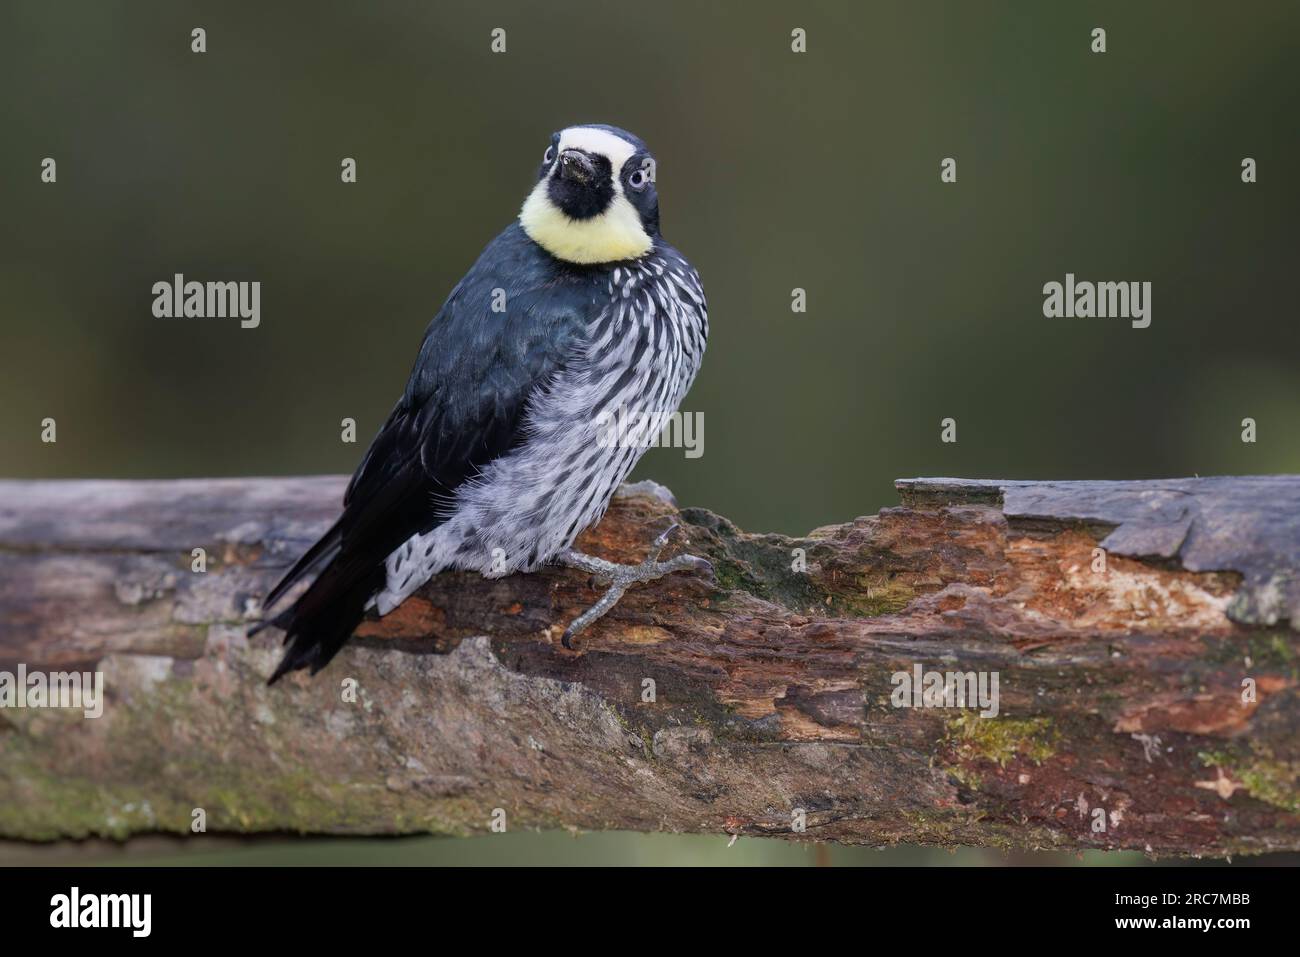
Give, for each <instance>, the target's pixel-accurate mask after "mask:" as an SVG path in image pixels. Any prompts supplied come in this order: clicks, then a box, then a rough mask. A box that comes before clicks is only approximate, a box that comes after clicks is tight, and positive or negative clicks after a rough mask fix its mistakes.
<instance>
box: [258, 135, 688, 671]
mask: <svg viewBox="0 0 1300 957" xmlns="http://www.w3.org/2000/svg"><path fill="white" fill-rule="evenodd" d="M655 172H656V170H655V162H654V157H653V156H651V154H650V151H649V150H648V149H647V148H646V145H645V143H643V142H642V141H641V140H640V139H638V138H637V137H636V136H633V135H632V134H630V133H627V132H625V131H623V130H620V129H617V128H615V127H612V126H604V125H588V126H572V127H569V128H567V129H565V130H562V131H560V132H558V133H555V134H554V135H552V137H551V140H550V142H549V143H548V144H547V146H546V149H545V152H544V154H543V156H542V163H541V167H540V169H539V170H538V173H537V183H536V185H535V186H534V187H533V189H532V191H531V192H530V193H529V194H528V198H527V199H526V200H525V201H524V204H523V208H522V209H521V210H520V212H519V218H518V220H517V221H515V222H512V223H511V224H510V225H509V226H508V227H506V229H505V231H504V232H502V233H501V234H500V235H499V236H497V237H496V239H494V240H492V242H491V243H489V244H488V246H487V248H486V249H485V250H484V251H483V253H482V255H480V256H479V258H478V261H477V262H476V263H475V264H474V265H473V267H472V268H471V269H470V271H469V272H468V273H467V274H466V275H465V277H464V278H463V279H461V281H460V282H459V283H457V285H456V287H455V288H454V289H453V290H452V291H451V295H450V296H448V297H447V301H446V302H445V303H444V304H443V306H442V308H441V309H440V310H439V311H438V314H437V315H436V316H435V317H434V319H433V321H432V322H431V323H430V324H429V327H428V329H427V330H426V332H425V334H424V341H423V343H422V344H421V345H420V352H419V355H418V356H417V358H416V360H415V367H414V368H413V369H412V370H411V377H410V379H409V381H408V382H407V383H406V390H405V392H403V394H402V397H401V399H399V400H398V402H397V406H396V407H395V408H394V409H393V411H392V413H391V414H390V415H389V416H388V420H387V422H385V423H384V426H383V428H382V429H381V430H380V432H379V434H378V435H377V436H376V437H375V440H374V441H373V442H372V443H371V445H370V448H369V450H367V452H366V455H365V457H364V458H363V459H362V461H361V464H360V466H359V467H358V468H357V470H356V473H355V474H354V475H353V476H352V481H351V482H350V483H349V485H348V488H347V491H346V492H345V493H344V496H343V514H342V516H341V517H340V518H339V520H338V521H337V522H336V523H335V524H334V526H333V527H332V528H331V529H330V530H329V531H328V532H326V533H325V535H324V537H323V538H321V540H320V541H318V542H317V543H316V544H315V545H313V546H312V547H311V548H310V549H308V550H307V552H306V554H304V555H303V556H302V558H300V559H299V560H298V562H297V563H296V564H295V565H294V566H293V568H291V569H290V570H289V572H288V573H287V574H286V575H285V576H284V578H283V579H282V580H281V581H280V583H279V584H278V585H276V586H275V588H273V589H272V590H271V592H270V594H268V595H267V598H266V601H265V603H264V607H265V608H267V609H270V608H272V607H273V606H274V605H276V604H277V603H278V602H279V601H280V600H281V599H282V598H284V596H285V595H286V593H287V592H288V591H289V589H290V588H291V587H292V586H294V585H295V584H296V583H298V582H299V581H301V580H305V579H306V578H307V576H309V575H311V574H312V573H316V577H315V580H314V581H313V582H312V583H311V585H310V587H308V588H307V589H306V590H305V591H303V592H302V594H301V595H300V596H299V597H298V598H297V599H296V600H294V601H293V602H292V604H290V605H289V606H288V607H287V608H285V610H283V611H281V612H279V613H277V614H275V615H273V616H268V617H266V618H265V619H264V620H263V621H262V622H260V623H259V624H258V625H256V626H255V627H254V629H253V631H254V632H255V631H257V630H260V629H261V628H263V627H266V626H268V625H274V626H275V627H277V628H281V629H283V630H284V632H285V643H286V644H287V645H288V649H287V651H286V653H285V655H284V658H283V660H282V661H281V662H280V665H279V667H278V668H276V670H275V673H274V674H273V675H272V677H271V681H272V682H274V681H275V680H277V679H278V678H279V677H281V676H282V675H284V674H285V673H287V672H290V671H294V670H297V669H300V668H310V669H311V673H312V674H315V673H316V672H317V671H319V670H320V669H321V668H323V667H324V666H325V665H326V664H327V663H328V662H329V661H330V659H331V658H333V657H334V655H335V654H337V652H338V650H339V649H340V648H341V647H342V646H343V644H344V642H346V641H347V640H348V638H349V637H350V636H351V634H352V632H353V630H354V629H355V628H356V626H357V625H358V624H359V623H360V622H361V620H362V618H363V617H364V616H365V614H366V612H367V610H372V609H373V611H374V612H377V613H378V614H379V615H385V614H387V613H388V612H390V611H391V610H392V609H394V608H396V607H397V606H398V605H399V604H400V603H401V602H402V601H403V600H404V599H405V598H406V597H407V596H408V595H410V594H411V593H412V592H413V591H415V590H416V589H417V588H419V587H420V586H421V585H422V584H424V583H425V582H426V581H428V580H429V578H430V577H431V576H433V575H435V574H436V573H438V572H440V571H443V570H445V569H467V570H473V571H478V572H481V573H482V574H483V575H485V576H487V577H490V578H498V577H501V576H503V575H508V574H511V573H512V572H516V571H523V572H529V571H533V570H535V569H537V568H538V567H539V566H541V565H543V564H546V563H548V562H558V563H561V564H565V565H568V566H571V567H574V568H579V569H582V570H583V571H586V572H589V573H590V574H592V575H593V576H595V577H596V578H597V579H599V580H602V581H604V582H607V583H608V585H609V589H608V591H607V592H606V593H605V595H604V596H603V597H602V598H601V600H600V601H599V602H597V604H596V605H594V606H593V607H592V608H591V609H589V610H588V611H586V612H584V613H583V614H582V615H580V616H579V617H578V618H577V619H575V620H574V621H573V623H572V624H570V626H569V627H568V629H566V631H565V633H564V644H565V645H566V646H568V645H569V640H570V639H571V638H572V637H573V636H574V635H575V634H577V633H578V632H580V631H581V630H582V629H583V628H585V627H586V626H587V625H589V624H590V623H591V622H592V621H594V620H595V619H597V618H599V617H600V616H601V615H602V614H604V613H605V612H606V611H608V610H609V608H611V607H613V605H614V604H615V603H616V602H617V601H618V599H619V597H621V595H622V594H623V592H624V590H625V589H626V588H627V587H628V586H629V585H631V584H633V583H635V582H640V581H649V580H652V579H656V578H659V577H661V576H663V575H665V574H668V573H669V572H673V571H679V570H688V569H689V570H696V571H700V572H703V573H711V568H710V567H709V564H708V562H707V561H705V560H704V559H702V558H697V557H694V556H690V555H681V556H678V557H676V558H673V559H671V560H669V561H663V562H661V561H658V557H659V553H660V551H661V550H662V548H663V546H664V545H665V544H666V542H667V536H668V534H670V532H671V530H670V531H669V532H666V533H664V535H661V536H660V537H659V538H658V539H657V540H656V541H655V542H654V544H653V546H652V548H651V554H650V557H649V558H647V559H646V560H645V561H644V562H642V563H641V564H639V565H616V564H614V563H612V562H608V561H605V560H603V559H600V558H596V557H594V556H590V555H585V554H582V553H580V552H577V551H574V550H573V548H572V546H573V542H574V539H575V538H577V536H578V535H579V533H581V532H582V530H583V529H585V528H587V527H588V526H589V525H591V524H593V523H594V522H596V521H597V520H599V519H600V517H601V516H602V515H603V514H604V512H605V509H606V508H607V507H608V505H609V502H610V499H611V498H612V496H613V494H614V491H615V490H616V489H617V488H618V486H619V484H620V483H621V482H622V481H623V480H624V479H625V478H627V476H628V473H630V472H631V471H632V468H633V466H635V465H636V463H637V460H638V459H640V457H641V455H642V453H643V452H644V451H645V448H646V446H647V444H648V440H649V437H651V436H657V435H658V434H659V433H660V431H661V430H662V429H663V427H664V425H665V424H666V423H667V422H668V420H669V417H670V416H671V415H672V413H673V412H674V411H675V410H676V409H677V406H678V404H679V403H680V402H681V400H682V397H683V396H684V395H685V394H686V391H687V389H689V388H690V386H691V382H692V381H693V380H694V379H695V374H696V372H697V371H698V370H699V367H700V360H701V359H702V357H703V355H704V343H705V339H706V337H707V336H708V329H709V324H708V316H707V311H706V309H705V303H704V290H703V289H702V288H701V286H700V278H699V276H698V275H697V274H696V272H695V270H694V269H693V268H692V267H691V265H690V263H688V262H687V261H686V259H685V258H684V257H683V256H682V254H681V253H679V252H678V251H677V250H676V249H674V248H673V247H672V246H670V245H668V243H666V242H665V241H664V239H663V237H662V236H661V235H660V233H659V200H658V196H657V194H656V192H655V179H656V176H655ZM616 420H617V421H624V422H633V423H641V424H642V425H643V428H642V429H641V431H640V433H639V436H640V438H641V439H644V440H643V441H642V440H635V441H628V440H625V439H626V437H622V436H614V435H613V432H612V430H611V429H610V423H611V422H613V421H616ZM612 438H614V439H616V440H611V439H612ZM634 438H635V437H634ZM250 633H251V632H250Z"/></svg>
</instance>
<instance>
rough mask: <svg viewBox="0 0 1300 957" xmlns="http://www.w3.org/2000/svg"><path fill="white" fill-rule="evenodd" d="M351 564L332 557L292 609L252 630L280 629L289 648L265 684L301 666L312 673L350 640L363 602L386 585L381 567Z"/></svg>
mask: <svg viewBox="0 0 1300 957" xmlns="http://www.w3.org/2000/svg"><path fill="white" fill-rule="evenodd" d="M353 565H354V562H349V561H347V560H344V559H340V558H335V559H334V560H333V561H332V562H331V563H330V564H329V565H328V566H326V568H325V570H324V571H323V572H321V574H320V576H319V577H318V578H317V579H316V580H315V581H314V582H312V584H311V587H310V588H308V589H307V590H306V591H305V592H303V594H302V596H301V597H300V598H298V600H297V601H295V602H294V603H293V605H292V606H291V607H290V608H288V609H287V610H285V611H283V612H281V613H280V614H278V615H276V616H275V617H274V618H271V619H268V620H267V621H264V622H262V623H260V624H259V625H257V626H255V628H257V629H258V630H260V629H261V628H263V627H265V626H267V625H274V626H275V627H277V628H281V629H283V630H284V633H285V636H284V640H285V644H287V645H288V646H289V647H288V649H286V651H285V653H284V657H283V658H282V659H281V660H280V664H279V665H278V666H277V667H276V669H275V673H274V674H272V675H271V678H270V680H269V681H268V682H267V684H275V682H276V681H278V680H279V679H280V678H281V677H283V676H284V675H286V674H288V673H289V672H290V671H297V670H299V669H301V668H310V669H311V673H312V674H316V672H318V671H320V670H321V669H322V668H324V667H325V666H326V665H327V664H329V662H330V660H331V659H332V658H333V657H334V656H335V655H336V654H338V652H339V649H340V648H342V647H343V645H344V644H345V643H346V642H347V640H348V639H349V638H350V637H352V632H353V631H354V630H356V627H357V625H359V624H360V623H361V619H362V618H363V617H365V612H366V603H367V602H369V601H370V598H371V596H372V595H374V593H375V592H376V591H378V590H379V589H380V588H382V587H383V583H384V566H383V565H376V566H374V567H372V568H369V569H365V568H356V567H349V566H353ZM252 633H253V632H252V631H250V634H252Z"/></svg>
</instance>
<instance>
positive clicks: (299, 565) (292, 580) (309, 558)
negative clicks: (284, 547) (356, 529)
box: [250, 518, 343, 634]
mask: <svg viewBox="0 0 1300 957" xmlns="http://www.w3.org/2000/svg"><path fill="white" fill-rule="evenodd" d="M342 546H343V519H341V518H340V519H339V520H338V521H337V522H335V523H334V524H333V526H331V527H330V530H329V531H328V532H326V533H325V534H324V535H322V536H321V538H320V541H318V542H317V543H316V544H315V545H313V546H312V547H311V548H309V549H307V551H306V552H305V553H304V554H303V556H302V558H300V559H298V560H297V561H296V562H294V565H293V567H292V568H290V569H289V570H288V571H287V572H285V574H284V577H283V578H281V579H280V581H279V583H278V584H277V585H276V586H275V587H274V588H272V589H271V591H270V592H269V593H267V596H266V601H264V602H263V603H262V607H263V608H270V607H271V606H272V605H274V604H275V603H276V602H277V601H279V600H280V599H281V598H282V597H284V593H285V592H287V591H288V590H289V589H290V588H292V587H293V586H294V585H295V584H296V583H297V582H298V580H299V579H301V578H302V577H303V576H304V575H306V574H307V573H308V572H310V571H311V570H312V569H313V568H315V567H316V566H317V565H320V564H321V563H323V562H325V561H333V560H334V559H335V558H337V557H338V555H339V552H340V550H341V549H342ZM250 634H251V632H250Z"/></svg>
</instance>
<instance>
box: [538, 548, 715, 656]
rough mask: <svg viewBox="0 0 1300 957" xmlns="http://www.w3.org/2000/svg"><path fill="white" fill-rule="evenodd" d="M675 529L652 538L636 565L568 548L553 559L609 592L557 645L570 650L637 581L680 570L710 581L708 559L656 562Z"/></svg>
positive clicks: (684, 557)
mask: <svg viewBox="0 0 1300 957" xmlns="http://www.w3.org/2000/svg"><path fill="white" fill-rule="evenodd" d="M679 527H680V526H678V525H676V524H674V525H672V526H670V527H669V528H668V529H667V530H665V531H664V533H663V534H661V535H660V536H659V537H658V538H656V539H655V540H654V544H653V545H651V546H650V554H649V555H647V556H646V557H645V561H643V562H641V563H640V564H639V565H619V564H616V563H615V562H608V561H605V559H603V558H596V557H595V556H594V555H585V554H583V553H582V552H578V551H574V550H573V549H572V548H566V549H565V550H564V551H562V552H561V553H560V554H559V555H557V556H556V558H555V560H556V561H557V562H559V563H560V564H561V565H567V566H568V567H569V568H576V569H578V570H580V571H584V572H588V573H589V574H590V575H591V576H592V577H593V578H595V579H597V580H598V581H603V582H606V583H608V584H609V590H608V591H606V592H605V594H604V595H602V596H601V597H600V601H598V602H596V604H594V605H592V606H591V607H590V608H588V609H587V610H586V611H584V612H583V613H582V614H581V615H579V616H578V617H577V618H575V619H573V621H572V622H571V623H570V625H569V627H568V628H566V629H564V636H563V637H562V638H561V639H560V643H561V644H563V645H564V647H565V648H572V647H573V644H572V642H573V638H574V636H575V635H579V634H581V633H582V632H584V631H586V630H587V627H588V626H589V625H590V624H591V623H592V622H593V621H596V620H597V619H598V618H600V617H601V616H602V615H604V614H605V612H607V611H609V610H610V609H611V608H613V607H614V606H615V605H617V604H618V600H619V599H620V598H622V597H623V593H624V592H625V591H627V589H628V587H629V586H631V585H635V584H636V583H637V582H650V581H654V580H655V579H658V578H663V576H665V575H669V574H671V573H673V572H681V571H696V572H699V573H701V574H703V575H708V576H709V577H710V578H712V577H713V565H712V564H710V563H709V561H708V559H705V558H700V557H699V556H697V555H677V556H674V557H673V558H670V559H668V561H666V562H661V561H659V555H660V553H661V552H663V550H664V547H665V546H666V545H667V544H668V541H669V539H671V538H672V536H673V533H674V532H676V531H677V529H678V528H679Z"/></svg>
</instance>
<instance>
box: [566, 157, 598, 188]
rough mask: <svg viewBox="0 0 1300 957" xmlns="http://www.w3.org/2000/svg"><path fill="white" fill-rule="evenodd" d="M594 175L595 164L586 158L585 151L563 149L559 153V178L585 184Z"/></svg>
mask: <svg viewBox="0 0 1300 957" xmlns="http://www.w3.org/2000/svg"><path fill="white" fill-rule="evenodd" d="M595 176H596V167H595V164H593V163H592V162H591V160H589V159H588V158H587V156H586V154H585V153H582V152H580V151H578V150H565V151H564V152H563V153H561V154H560V179H565V180H568V181H569V182H570V183H581V184H583V185H584V186H585V185H586V184H587V183H590V182H591V181H592V180H593V179H594V178H595Z"/></svg>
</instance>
